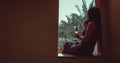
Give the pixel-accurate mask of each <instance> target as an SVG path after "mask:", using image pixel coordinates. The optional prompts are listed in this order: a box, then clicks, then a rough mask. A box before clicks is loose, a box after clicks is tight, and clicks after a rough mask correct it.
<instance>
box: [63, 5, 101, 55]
mask: <svg viewBox="0 0 120 63" xmlns="http://www.w3.org/2000/svg"><path fill="white" fill-rule="evenodd" d="M100 23H101V22H100V10H99V9H98V8H96V7H93V8H90V9H89V10H88V13H87V20H86V21H85V23H84V25H85V30H84V32H83V35H84V36H83V37H78V35H77V38H78V39H79V40H80V41H81V43H80V45H77V46H74V47H71V45H70V43H69V42H67V43H66V44H65V45H64V50H63V53H67V54H73V55H77V56H82V55H84V56H85V55H86V56H89V55H92V52H93V50H94V46H95V44H96V41H97V40H99V41H100V37H101V24H100Z"/></svg>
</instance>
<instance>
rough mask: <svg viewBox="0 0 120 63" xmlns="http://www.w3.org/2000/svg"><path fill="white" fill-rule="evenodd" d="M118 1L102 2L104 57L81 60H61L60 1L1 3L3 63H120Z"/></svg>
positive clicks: (0, 61) (0, 56)
mask: <svg viewBox="0 0 120 63" xmlns="http://www.w3.org/2000/svg"><path fill="white" fill-rule="evenodd" d="M118 1H119V0H116V1H115V0H109V2H108V1H104V0H101V15H102V37H103V39H102V41H103V56H102V57H80V58H57V26H58V25H57V23H58V22H57V21H58V0H39V1H35V0H33V1H29V0H28V1H24V0H23V1H1V2H0V63H102V62H109V61H110V60H111V59H112V60H111V61H110V62H113V63H114V62H115V61H119V60H118V59H119V58H118V57H119V56H120V54H119V53H120V51H119V48H120V46H119V42H118V41H119V40H120V39H119V32H120V30H119V26H120V25H119V20H120V18H119V16H120V15H119V6H120V4H119V2H118ZM114 6H115V7H114ZM108 18H109V19H108ZM109 36H110V37H109ZM109 41H110V42H109Z"/></svg>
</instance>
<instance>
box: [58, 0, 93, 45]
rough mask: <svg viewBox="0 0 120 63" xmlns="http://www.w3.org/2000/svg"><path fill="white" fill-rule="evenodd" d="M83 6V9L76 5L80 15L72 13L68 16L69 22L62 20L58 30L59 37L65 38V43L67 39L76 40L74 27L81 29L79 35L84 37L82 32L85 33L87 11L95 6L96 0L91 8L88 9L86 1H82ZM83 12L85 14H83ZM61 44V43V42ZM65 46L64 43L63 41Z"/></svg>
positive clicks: (91, 4)
mask: <svg viewBox="0 0 120 63" xmlns="http://www.w3.org/2000/svg"><path fill="white" fill-rule="evenodd" d="M82 2H83V5H82V9H80V7H79V6H78V5H75V7H76V9H77V11H78V12H79V15H78V14H76V13H71V14H70V15H66V18H67V21H65V20H61V22H60V24H59V26H58V27H59V28H58V37H59V38H64V39H65V41H67V39H69V40H70V39H73V38H74V27H75V26H77V27H78V28H79V32H78V33H79V34H80V35H82V32H83V31H84V22H85V19H86V17H87V11H88V9H89V8H91V7H93V6H94V0H93V1H92V2H91V3H90V5H89V8H87V5H86V0H82ZM81 11H82V12H83V14H82V13H81ZM59 42H60V41H59ZM62 44H63V41H62Z"/></svg>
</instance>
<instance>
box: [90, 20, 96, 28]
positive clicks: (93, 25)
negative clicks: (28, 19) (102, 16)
mask: <svg viewBox="0 0 120 63" xmlns="http://www.w3.org/2000/svg"><path fill="white" fill-rule="evenodd" d="M88 26H89V27H90V28H93V29H96V24H95V23H94V22H91V21H90V22H88Z"/></svg>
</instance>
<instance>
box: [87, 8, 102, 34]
mask: <svg viewBox="0 0 120 63" xmlns="http://www.w3.org/2000/svg"><path fill="white" fill-rule="evenodd" d="M87 17H88V21H91V22H94V23H95V24H96V27H97V32H98V34H99V36H101V17H100V9H99V8H97V7H93V8H90V9H89V10H88V14H87Z"/></svg>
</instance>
